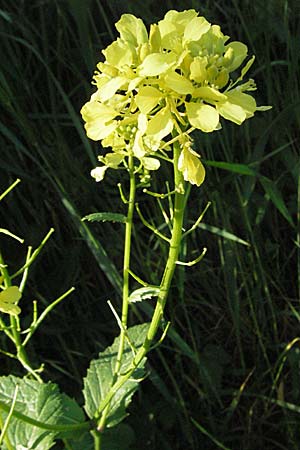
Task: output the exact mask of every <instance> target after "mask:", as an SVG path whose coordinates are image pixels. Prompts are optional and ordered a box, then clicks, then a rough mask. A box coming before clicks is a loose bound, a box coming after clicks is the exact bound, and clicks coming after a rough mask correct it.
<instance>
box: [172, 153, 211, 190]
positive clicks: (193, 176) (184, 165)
mask: <svg viewBox="0 0 300 450" xmlns="http://www.w3.org/2000/svg"><path fill="white" fill-rule="evenodd" d="M178 169H179V170H180V171H181V172H182V173H183V178H184V179H185V181H188V182H190V183H191V184H196V186H200V185H201V184H202V183H203V181H204V178H205V169H204V167H203V164H202V163H201V161H200V158H199V155H198V154H197V153H196V152H194V151H193V150H192V149H190V148H188V147H183V149H182V151H181V153H180V156H179V160H178Z"/></svg>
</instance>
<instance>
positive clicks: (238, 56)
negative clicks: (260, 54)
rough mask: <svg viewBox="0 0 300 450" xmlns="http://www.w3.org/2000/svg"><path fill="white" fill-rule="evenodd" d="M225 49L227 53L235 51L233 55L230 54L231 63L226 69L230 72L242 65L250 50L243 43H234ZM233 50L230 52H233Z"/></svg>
mask: <svg viewBox="0 0 300 450" xmlns="http://www.w3.org/2000/svg"><path fill="white" fill-rule="evenodd" d="M225 49H226V52H227V51H228V49H232V50H233V55H232V53H230V62H229V64H228V66H227V67H226V68H227V70H228V71H229V72H232V71H233V70H235V69H237V68H238V67H239V66H240V65H241V64H242V62H243V61H244V59H245V58H246V56H247V54H248V48H247V45H245V44H243V43H242V42H238V41H234V42H230V44H228V45H226V47H225ZM232 50H231V51H230V52H232ZM225 55H226V53H225ZM225 55H224V56H225Z"/></svg>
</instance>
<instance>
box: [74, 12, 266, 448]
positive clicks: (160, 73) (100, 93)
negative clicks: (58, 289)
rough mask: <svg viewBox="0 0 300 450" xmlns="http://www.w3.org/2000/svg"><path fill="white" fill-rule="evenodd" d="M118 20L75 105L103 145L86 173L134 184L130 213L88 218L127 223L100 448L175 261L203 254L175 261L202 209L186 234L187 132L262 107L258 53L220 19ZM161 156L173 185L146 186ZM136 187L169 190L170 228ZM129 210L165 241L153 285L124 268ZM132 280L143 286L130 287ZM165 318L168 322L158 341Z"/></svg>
mask: <svg viewBox="0 0 300 450" xmlns="http://www.w3.org/2000/svg"><path fill="white" fill-rule="evenodd" d="M116 28H117V30H118V32H119V34H120V37H118V38H117V40H116V41H114V42H113V43H112V44H110V45H109V46H108V47H107V48H106V49H105V50H103V51H102V53H103V55H104V57H105V60H104V61H101V62H99V63H98V65H97V71H96V72H95V74H94V77H93V84H94V85H95V86H96V91H95V92H94V93H93V94H92V96H91V98H90V100H89V101H88V102H87V103H86V104H85V105H84V106H83V108H82V110H81V114H82V117H83V119H84V121H85V129H86V132H87V136H88V137H89V138H91V139H93V140H95V141H100V142H101V146H102V149H103V150H104V151H103V153H101V154H100V156H98V160H99V162H100V163H101V164H100V165H99V166H97V167H96V168H94V169H93V170H92V171H91V175H92V176H93V177H94V178H95V180H96V181H97V182H100V181H102V180H103V179H104V177H105V175H106V171H107V170H108V169H114V170H125V171H126V172H127V174H128V177H129V186H130V188H129V193H128V197H127V198H126V196H125V194H124V193H123V188H122V184H119V190H120V195H121V198H122V200H123V202H124V203H125V204H126V205H127V216H126V217H125V216H120V217H118V218H116V215H114V214H112V215H111V216H110V214H109V213H99V214H93V215H90V216H87V217H86V219H90V220H100V221H101V220H119V221H121V222H124V223H125V242H124V263H123V299H122V312H121V316H120V317H119V316H118V315H117V313H116V312H115V311H114V310H113V312H114V314H115V315H116V319H117V321H118V323H119V326H120V340H119V347H118V353H117V358H116V364H115V366H114V370H113V377H112V381H111V387H110V388H109V389H108V390H107V392H106V393H105V395H104V396H102V398H101V399H99V400H100V401H99V404H98V405H97V407H96V408H95V410H94V418H95V419H96V421H97V431H98V432H99V433H98V434H97V433H95V442H96V444H97V448H101V432H103V430H104V427H105V425H106V423H107V421H108V420H109V416H110V414H111V409H112V407H111V402H112V401H113V399H114V398H115V396H116V395H118V392H120V389H122V387H123V386H124V384H125V383H126V382H128V381H129V380H130V379H131V378H132V377H134V373H135V372H136V370H137V368H139V367H140V365H141V364H143V361H144V358H145V357H146V355H147V353H148V352H149V351H150V350H151V347H152V346H153V345H154V344H153V340H154V338H155V336H156V334H157V331H158V329H159V327H160V325H161V324H162V321H163V318H164V309H165V305H166V301H167V297H168V294H169V291H170V286H171V281H172V277H173V274H174V271H175V268H176V265H178V264H181V265H184V266H192V265H194V264H196V263H197V262H199V261H200V260H201V259H202V257H203V256H204V254H205V252H206V249H204V250H203V252H202V253H201V254H200V255H199V256H198V257H197V258H196V259H194V260H193V261H179V251H180V244H181V241H182V239H184V238H185V237H186V236H187V235H188V234H189V233H190V232H191V231H192V230H193V229H195V228H196V227H197V225H198V224H199V222H200V221H201V219H202V217H203V214H202V213H201V214H200V216H199V219H198V220H197V221H196V223H195V224H194V225H193V226H192V228H191V229H190V230H187V231H185V232H183V218H184V211H185V208H186V207H187V201H188V193H189V189H187V185H188V184H189V183H190V184H191V185H196V186H197V187H199V186H200V185H201V184H202V183H203V181H204V178H205V169H204V167H203V165H202V163H201V158H200V154H199V152H196V149H194V146H193V138H192V134H193V132H195V131H198V130H199V131H202V132H204V133H211V132H214V131H217V130H220V129H221V128H222V120H223V119H227V120H229V121H231V122H234V123H236V124H238V125H241V124H242V123H243V122H244V121H245V120H246V119H247V118H250V117H252V116H253V115H254V113H255V111H258V110H266V109H267V108H268V107H264V106H263V107H258V106H257V105H256V102H255V99H254V98H253V97H252V95H250V94H249V92H251V91H254V90H255V89H256V85H255V82H254V80H252V79H249V80H248V81H244V77H245V75H246V73H247V72H248V70H249V69H250V67H251V65H252V64H253V62H254V56H252V57H251V58H250V59H249V60H248V61H246V58H247V55H248V49H247V46H246V45H245V44H243V43H241V42H236V41H234V42H228V40H229V37H228V36H225V35H224V34H223V33H222V31H221V29H220V27H219V26H218V25H212V24H210V23H209V22H208V21H207V20H206V19H205V18H204V17H200V16H199V15H198V13H197V12H196V11H195V10H187V11H182V12H178V11H174V10H172V11H169V12H168V13H167V14H166V15H165V17H164V19H163V20H161V21H159V22H158V23H157V24H153V25H151V26H150V31H149V33H148V32H147V29H146V27H145V25H144V23H143V21H142V20H141V19H139V18H136V17H135V16H133V15H131V14H124V15H123V16H122V17H121V19H120V20H119V21H118V22H117V23H116ZM241 65H243V66H242V68H241V70H240V72H239V73H237V69H239V68H240V66H241ZM106 149H108V150H106ZM162 163H165V164H170V165H171V166H172V171H173V179H172V180H166V181H168V182H169V183H170V184H172V188H171V190H169V191H167V192H164V193H157V192H152V191H150V190H148V187H149V186H150V185H151V178H152V176H154V174H157V173H158V172H159V169H160V167H161V164H162ZM145 186H146V187H145ZM137 189H143V192H144V193H145V194H148V195H152V196H154V197H157V198H158V199H164V198H167V199H168V202H170V199H171V204H172V205H173V207H172V210H171V214H170V215H169V216H168V214H167V213H165V214H164V217H165V220H166V222H167V224H169V225H170V233H169V234H168V235H166V234H163V233H162V232H161V231H160V227H159V226H158V224H157V226H153V225H152V224H150V223H149V222H148V221H147V220H146V218H145V217H144V215H143V213H142V212H141V210H140V208H139V206H138V204H136V200H135V198H136V190H137ZM135 208H136V211H137V214H138V216H139V219H140V220H141V221H142V223H143V224H144V225H145V226H146V227H147V228H149V229H150V230H151V232H152V233H154V234H155V235H156V236H157V238H158V239H162V240H163V241H165V242H166V243H167V245H168V246H169V252H168V258H167V261H166V263H165V268H164V271H163V275H162V278H161V280H160V282H159V283H158V284H157V285H155V286H153V285H151V284H150V283H147V282H145V281H142V280H141V279H140V277H139V275H138V274H135V273H133V272H132V270H131V268H130V255H131V240H132V226H133V215H134V209H135ZM131 279H134V280H135V281H138V282H139V283H140V284H141V286H142V287H141V288H139V289H137V290H135V291H133V292H131V290H130V281H131ZM151 297H157V300H156V305H155V308H154V312H153V316H152V319H151V322H150V324H149V326H148V329H147V331H146V332H145V338H144V341H143V343H142V345H141V347H140V348H139V349H136V348H135V346H134V343H130V344H131V345H132V346H133V356H132V360H131V362H130V364H129V365H128V366H126V370H124V368H123V367H122V359H123V354H124V348H125V342H126V340H127V339H128V309H129V307H130V304H131V303H132V302H135V301H141V300H143V299H144V298H151ZM168 325H169V324H168V323H167V324H165V323H164V326H163V330H162V337H161V338H160V341H161V340H162V339H163V338H164V336H165V334H166V332H167V328H168ZM160 341H159V342H160ZM121 369H122V370H121ZM95 406H96V405H95Z"/></svg>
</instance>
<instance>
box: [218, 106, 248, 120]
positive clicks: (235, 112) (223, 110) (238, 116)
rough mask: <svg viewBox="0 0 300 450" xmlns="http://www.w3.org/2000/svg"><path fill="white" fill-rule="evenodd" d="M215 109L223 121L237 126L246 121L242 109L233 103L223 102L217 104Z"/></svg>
mask: <svg viewBox="0 0 300 450" xmlns="http://www.w3.org/2000/svg"><path fill="white" fill-rule="evenodd" d="M216 109H217V111H218V112H219V114H220V116H222V117H224V119H227V120H230V121H231V122H234V123H236V124H238V125H241V123H243V122H244V120H245V119H246V113H245V111H244V110H243V108H241V107H240V106H238V105H235V104H233V103H230V102H224V103H220V104H217V105H216Z"/></svg>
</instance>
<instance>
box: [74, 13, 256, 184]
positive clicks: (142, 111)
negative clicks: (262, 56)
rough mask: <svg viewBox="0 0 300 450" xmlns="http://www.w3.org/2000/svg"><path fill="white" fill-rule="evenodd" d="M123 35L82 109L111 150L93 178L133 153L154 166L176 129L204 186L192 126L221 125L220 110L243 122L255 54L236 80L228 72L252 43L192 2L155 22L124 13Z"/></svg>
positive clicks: (193, 175) (191, 177)
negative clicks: (236, 37)
mask: <svg viewBox="0 0 300 450" xmlns="http://www.w3.org/2000/svg"><path fill="white" fill-rule="evenodd" d="M116 28H117V30H118V32H119V34H120V37H119V38H118V39H117V40H116V41H114V42H113V43H112V44H110V45H109V46H108V47H107V48H106V49H105V50H103V52H102V53H103V54H104V57H105V61H104V62H100V63H99V64H98V65H97V69H98V71H96V72H95V75H94V78H93V84H95V86H96V87H97V90H96V92H95V93H94V94H93V95H92V96H91V99H90V100H89V101H88V102H87V103H86V104H85V105H84V106H83V108H82V110H81V114H82V117H83V119H84V121H85V122H86V123H85V128H86V132H87V135H88V137H89V138H91V139H93V140H95V141H98V140H100V141H101V143H102V146H103V147H111V149H112V153H108V154H106V156H100V157H99V160H100V161H101V162H102V163H103V165H102V166H99V167H96V168H95V169H94V170H93V171H92V176H94V177H95V179H96V181H100V180H102V179H103V177H104V174H105V171H106V169H107V168H108V167H110V168H118V167H119V165H120V164H121V163H123V162H125V161H126V157H127V156H128V155H130V154H131V155H133V156H134V157H135V158H136V159H137V160H138V163H139V167H140V168H141V170H146V171H148V170H157V169H158V168H159V166H160V162H159V159H158V158H159V157H165V155H166V152H165V150H166V148H167V145H166V143H165V142H164V140H165V139H166V138H167V137H168V136H169V135H172V137H173V139H174V136H178V139H179V142H180V143H181V146H182V154H181V157H180V159H179V170H181V171H182V173H183V175H184V179H185V180H187V181H189V182H190V183H192V184H196V185H197V186H199V185H200V184H201V183H202V182H203V179H204V174H205V172H204V168H203V166H202V164H201V161H200V158H199V155H198V154H197V153H196V152H194V151H193V150H192V148H191V138H190V132H191V131H192V130H193V129H199V130H201V131H203V132H205V133H209V132H212V131H214V130H217V129H220V128H221V125H220V117H223V118H224V119H227V120H230V121H232V122H234V123H236V124H238V125H240V124H241V123H242V122H243V121H244V120H245V119H247V118H249V117H252V116H253V115H254V112H255V111H256V110H257V109H263V107H261V108H257V106H256V102H255V99H254V98H253V97H252V96H251V95H249V94H247V93H246V91H252V90H255V89H256V87H255V83H254V81H253V80H249V81H248V82H246V83H241V82H242V79H243V77H244V76H245V74H246V72H247V71H248V69H249V68H250V66H251V65H252V63H253V61H254V57H252V58H251V59H250V60H249V61H248V62H247V63H246V64H245V65H244V67H243V68H242V70H241V74H240V76H238V77H237V79H236V80H235V81H232V80H231V79H230V74H231V73H232V72H234V71H235V70H236V69H237V68H238V67H239V66H240V65H241V64H242V63H243V62H244V60H245V59H246V57H247V47H246V45H244V44H243V43H241V42H231V43H227V41H228V39H229V37H228V36H225V35H224V34H223V33H222V32H221V29H220V27H219V26H218V25H211V24H210V23H209V22H208V21H207V20H206V19H205V18H204V17H199V15H198V13H197V12H196V11H195V10H193V9H191V10H187V11H182V12H178V11H173V10H172V11H169V12H168V13H167V14H166V15H165V17H164V19H163V20H161V21H159V22H158V23H157V24H153V25H151V27H150V31H149V34H148V32H147V29H146V27H145V25H144V23H143V21H142V20H141V19H138V18H136V17H135V16H133V15H131V14H124V15H123V16H122V17H121V19H120V20H119V21H118V22H117V23H116Z"/></svg>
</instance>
